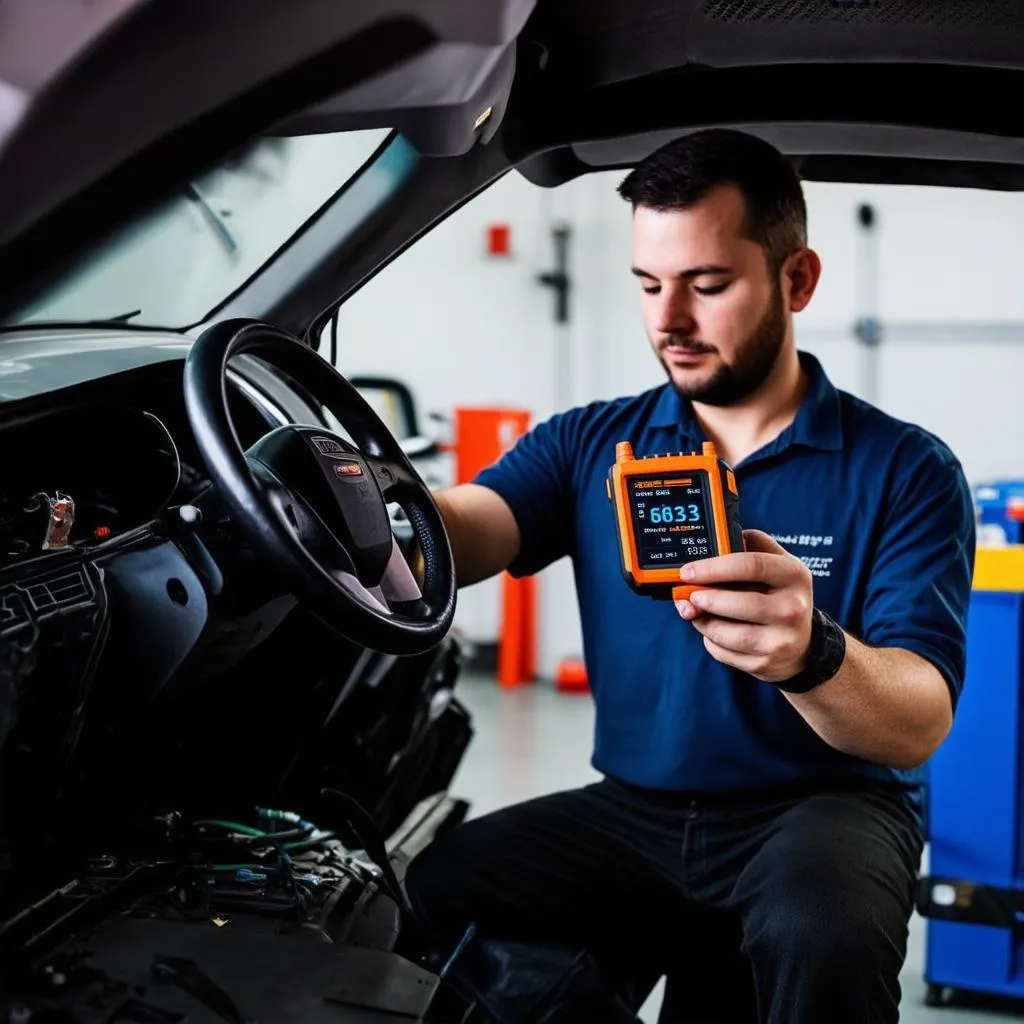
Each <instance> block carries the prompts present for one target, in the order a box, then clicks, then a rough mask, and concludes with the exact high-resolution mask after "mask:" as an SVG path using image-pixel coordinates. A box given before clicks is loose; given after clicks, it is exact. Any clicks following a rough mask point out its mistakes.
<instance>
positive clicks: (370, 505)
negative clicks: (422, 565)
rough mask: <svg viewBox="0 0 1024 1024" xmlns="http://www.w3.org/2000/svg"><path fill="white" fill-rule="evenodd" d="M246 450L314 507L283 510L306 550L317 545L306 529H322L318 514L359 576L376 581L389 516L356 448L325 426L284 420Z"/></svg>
mask: <svg viewBox="0 0 1024 1024" xmlns="http://www.w3.org/2000/svg"><path fill="white" fill-rule="evenodd" d="M246 454H247V456H248V457H249V459H251V460H254V461H256V462H258V463H261V464H262V465H263V466H264V467H265V468H266V469H268V470H270V472H271V474H272V476H273V477H274V478H276V479H277V480H278V481H280V483H281V485H282V486H283V487H284V488H285V489H286V490H287V491H288V492H289V493H290V494H291V495H292V496H294V497H296V498H297V499H298V500H300V501H301V502H302V503H304V504H305V505H306V506H307V508H308V509H309V510H310V511H312V512H314V513H316V515H315V517H310V516H308V515H298V516H292V515H288V516H287V518H288V519H289V521H290V523H291V526H292V528H293V529H295V530H297V532H298V534H299V537H300V539H301V540H302V541H303V543H304V544H305V545H306V547H307V548H308V549H309V550H311V551H318V550H322V548H323V544H322V540H323V538H322V537H314V536H311V535H310V534H311V533H316V532H320V533H322V528H321V529H320V530H319V531H318V529H317V527H318V525H319V524H317V522H316V520H317V519H319V520H320V521H321V522H322V524H323V526H326V527H327V529H328V530H329V531H330V532H331V533H332V534H333V535H334V539H335V540H336V541H337V542H338V543H340V545H341V547H342V548H343V549H344V551H345V554H346V555H347V556H348V561H350V562H351V564H352V568H353V569H354V571H355V575H356V577H357V578H358V579H359V582H360V583H362V584H363V586H365V587H375V586H378V585H379V584H380V582H381V580H382V579H383V578H384V573H385V572H386V570H387V567H388V562H389V561H390V559H391V554H392V547H393V543H394V539H393V536H392V533H391V520H390V517H389V516H388V510H387V504H386V503H385V501H384V495H383V494H382V493H381V490H380V487H379V485H378V483H377V479H376V476H375V474H374V472H373V468H372V466H371V465H370V463H369V461H368V460H367V459H366V458H365V457H364V456H363V455H362V454H361V453H360V452H359V450H358V449H357V448H355V447H354V446H353V445H352V444H350V443H349V442H348V441H346V440H344V439H343V438H341V437H338V436H337V435H335V434H331V433H329V432H327V431H324V430H319V429H316V428H312V427H304V426H291V425H289V426H285V427H279V428H277V429H276V430H273V431H271V433H269V434H267V435H266V436H265V437H263V438H262V439H261V440H260V441H258V442H257V443H256V444H255V445H253V447H252V448H250V449H249V451H248V452H247V453H246ZM261 475H262V474H261Z"/></svg>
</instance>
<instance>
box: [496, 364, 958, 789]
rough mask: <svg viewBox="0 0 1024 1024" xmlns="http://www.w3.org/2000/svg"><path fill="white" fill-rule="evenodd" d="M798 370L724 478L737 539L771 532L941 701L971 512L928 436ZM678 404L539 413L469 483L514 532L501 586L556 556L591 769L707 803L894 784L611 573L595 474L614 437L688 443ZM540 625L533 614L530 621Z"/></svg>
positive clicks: (605, 511)
mask: <svg viewBox="0 0 1024 1024" xmlns="http://www.w3.org/2000/svg"><path fill="white" fill-rule="evenodd" d="M800 360H801V363H802V365H803V367H804V368H805V370H806V372H807V373H808V375H809V378H810V386H809V388H808V391H807V394H806V396H805V399H804V401H803V403H802V405H801V408H800V410H799V411H798V414H797V416H796V418H795V419H794V421H793V423H792V424H791V425H790V426H789V427H788V428H787V429H786V430H784V431H783V432H782V433H781V434H780V435H779V436H778V437H777V438H776V439H775V440H774V441H772V442H771V443H769V444H767V445H766V446H765V447H764V448H762V449H761V450H759V451H757V452H755V453H754V454H752V455H750V456H749V457H748V458H746V459H744V460H743V461H742V462H741V463H740V464H739V465H738V466H736V467H734V468H735V472H736V478H737V482H738V485H739V493H740V521H741V522H742V524H743V526H744V527H745V528H756V529H760V530H763V531H765V532H766V533H769V534H771V535H772V536H774V537H775V538H776V540H777V541H778V542H779V543H780V544H781V545H782V546H783V547H785V548H786V549H787V550H789V551H790V552H792V553H793V554H795V555H797V556H798V557H799V558H801V559H802V560H803V561H804V563H805V564H806V565H807V566H808V567H809V568H810V571H811V572H812V574H813V577H814V600H815V603H816V604H817V605H818V606H819V607H820V608H822V609H824V610H825V611H826V612H828V613H829V614H830V615H832V616H833V618H835V619H836V620H837V621H838V622H839V623H840V624H841V625H842V626H843V628H844V629H846V630H847V631H848V632H849V633H851V634H853V635H854V636H857V637H859V638H860V639H862V640H864V641H865V642H866V643H868V644H871V645H873V646H878V647H888V646H893V647H901V648H905V649H907V650H911V651H915V652H916V653H918V654H920V655H922V656H923V657H925V658H927V659H928V660H929V661H930V662H931V663H932V664H934V665H935V666H936V667H937V668H938V670H939V671H940V672H941V673H942V675H943V676H944V677H945V679H946V681H947V683H948V685H949V689H950V692H951V694H952V697H953V700H954V704H955V701H956V698H957V696H958V694H959V692H960V688H961V686H962V683H963V678H964V663H965V646H966V637H965V624H966V614H967V605H968V599H969V595H970V587H971V578H972V573H973V564H974V539H975V518H974V508H973V502H972V497H971V493H970V489H969V487H968V485H967V482H966V480H965V478H964V474H963V471H962V469H961V467H960V464H959V463H958V461H957V460H956V458H955V457H954V456H953V454H952V453H951V452H950V450H949V449H948V448H947V447H946V446H945V445H944V444H943V443H942V442H941V441H940V440H939V439H937V438H936V437H934V436H933V435H931V434H929V433H927V432H926V431H925V430H923V429H921V428H920V427H917V426H913V425H910V424H907V423H904V422H901V421H899V420H896V419H894V418H893V417H891V416H889V415H886V414H885V413H883V412H881V411H880V410H878V409H876V408H874V407H873V406H870V405H868V404H866V403H864V402H863V401H861V400H859V399H858V398H856V397H854V396H852V395H850V394H847V393H845V392H842V391H839V390H837V389H836V388H835V387H834V386H833V385H832V383H831V382H830V381H829V379H828V377H827V376H826V374H825V372H824V370H823V369H822V367H821V365H820V363H819V362H818V361H817V360H816V359H815V358H814V357H812V356H810V355H808V354H806V353H801V354H800ZM704 440H706V437H705V436H704V434H703V432H702V430H701V428H700V426H699V424H698V422H697V420H696V418H695V417H694V415H693V411H692V408H691V406H690V404H689V402H687V401H686V400H684V399H682V398H680V396H679V395H678V393H677V392H676V391H675V390H674V389H672V388H671V387H670V386H669V385H668V384H665V385H664V386H661V387H658V388H654V389H652V390H650V391H647V392H645V393H643V394H641V395H638V396H635V397H629V398H621V399H618V400H615V401H608V402H604V401H602V402H595V403H593V404H590V405H587V406H584V407H581V408H576V409H572V410H570V411H568V412H565V413H562V414H559V415H556V416H554V417H553V418H552V419H550V420H548V421H546V422H544V423H541V424H539V425H538V426H536V427H535V428H534V429H533V430H532V431H531V432H530V433H528V434H527V435H525V436H524V437H522V438H521V439H520V440H519V441H518V442H517V443H516V444H515V446H514V447H513V448H512V449H510V450H509V451H508V452H507V453H506V454H505V455H504V456H503V457H502V458H501V459H500V460H499V461H498V463H497V464H496V465H494V466H492V467H489V468H488V469H486V470H484V471H483V472H482V473H481V474H480V475H479V476H478V477H477V481H476V482H477V483H479V484H482V485H484V486H486V487H489V488H491V489H493V490H494V491H496V492H497V493H498V494H500V495H501V496H502V497H503V498H504V499H505V501H506V502H507V503H508V505H509V506H510V507H511V509H512V511H513V513H514V515H515V517H516V520H517V522H518V524H519V528H520V530H521V533H522V547H521V550H520V553H519V555H518V557H517V559H516V561H515V562H514V564H513V565H512V566H511V567H510V572H511V573H512V574H513V575H526V574H530V573H535V572H538V571H539V570H541V569H543V568H544V567H545V566H547V565H549V564H550V563H552V562H554V561H556V560H557V559H560V558H562V557H563V556H569V557H570V558H571V559H572V562H573V566H574V571H575V578H576V587H577V592H578V598H579V606H580V613H581V619H582V628H583V644H584V650H583V654H584V657H585V660H586V665H587V672H588V677H589V680H590V685H591V690H592V693H593V697H594V701H595V704H596V730H595V746H594V753H593V762H592V763H593V765H594V767H595V768H596V769H597V770H598V771H599V772H602V773H605V774H608V775H611V776H613V777H616V778H618V779H621V780H623V781H625V782H627V783H631V784H633V785H636V786H641V787H646V788H653V789H659V790H677V791H678V790H683V791H719V790H737V789H738V790H750V789H760V788H763V787H776V786H782V787H786V786H787V785H788V784H791V783H792V784H797V785H799V784H801V783H803V782H806V781H810V782H826V781H829V780H833V779H838V780H844V779H850V777H861V778H870V779H877V780H886V781H892V782H897V783H905V784H907V785H908V786H909V787H910V790H911V792H913V790H914V789H915V788H916V786H917V785H918V784H919V783H920V781H921V771H920V769H918V770H915V771H912V772H901V771H896V770H893V769H889V768H885V767H881V766H879V765H874V764H869V763H867V762H865V761H863V760H861V759H859V758H855V757H851V756H849V755H847V754H843V753H840V752H839V751H837V750H835V749H834V748H832V747H830V746H828V745H827V744H826V743H825V742H824V741H823V740H821V739H820V738H819V737H818V736H817V735H816V734H815V733H814V732H813V730H812V729H811V728H810V726H808V725H807V724H806V723H805V722H804V720H803V719H802V718H801V717H800V715H799V714H798V713H797V712H796V711H795V710H794V709H793V707H792V706H791V705H790V703H789V702H788V701H787V700H786V698H785V696H784V695H783V694H782V693H781V692H779V691H778V690H777V689H776V688H774V687H772V686H771V685H769V684H766V683H763V682H760V681H758V680H756V679H754V678H753V677H752V676H750V675H747V674H746V673H743V672H739V671H737V670H735V669H731V668H729V667H726V666H724V665H722V664H720V663H719V662H717V661H715V660H714V659H713V658H712V657H711V656H710V655H709V654H708V653H707V651H706V650H705V649H704V645H703V640H702V637H701V635H700V634H699V633H698V632H697V631H696V630H695V629H694V628H693V627H692V626H691V625H690V624H689V623H688V622H686V621H684V620H682V619H681V618H680V617H679V615H678V613H677V611H676V609H675V607H674V605H673V604H672V602H670V601H654V600H652V599H650V598H646V597H640V596H638V595H636V594H634V593H633V592H632V591H631V590H630V589H629V587H628V585H627V584H626V582H625V581H624V580H623V578H622V573H621V570H620V567H619V556H618V552H617V548H616V537H615V532H614V531H615V527H614V521H613V518H612V514H611V511H610V508H609V503H608V498H607V492H606V490H605V480H606V478H607V474H608V470H609V467H610V466H611V465H612V464H613V462H614V460H615V445H616V443H617V442H619V441H629V442H631V443H632V445H633V450H634V452H635V453H636V454H637V456H638V457H640V456H642V455H646V454H653V453H656V452H663V451H680V450H684V451H688V450H695V451H699V450H700V447H701V444H702V443H703V441H704ZM542 613H543V609H542Z"/></svg>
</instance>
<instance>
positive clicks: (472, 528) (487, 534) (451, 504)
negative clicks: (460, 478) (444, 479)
mask: <svg viewBox="0 0 1024 1024" xmlns="http://www.w3.org/2000/svg"><path fill="white" fill-rule="evenodd" d="M434 501H435V502H437V507H438V508H439V509H440V510H441V516H442V517H443V519H444V525H445V529H446V530H447V531H448V540H449V543H450V544H451V547H452V555H453V556H454V558H455V578H456V580H457V582H458V585H459V586H460V587H467V586H469V585H470V584H472V583H479V582H480V581H481V580H485V579H489V578H490V577H491V576H497V575H498V573H500V572H503V571H504V570H505V569H507V568H508V567H509V565H511V563H512V561H513V559H514V558H515V557H516V555H517V554H519V545H520V536H519V526H518V524H517V523H516V519H515V516H514V515H513V514H512V510H511V509H510V508H509V507H508V505H507V504H506V503H505V500H504V499H503V498H501V497H499V496H498V494H496V493H495V492H494V491H492V490H491V489H490V488H488V487H482V486H480V485H479V484H460V485H459V486H457V487H452V488H449V489H448V490H444V491H439V492H437V493H435V494H434Z"/></svg>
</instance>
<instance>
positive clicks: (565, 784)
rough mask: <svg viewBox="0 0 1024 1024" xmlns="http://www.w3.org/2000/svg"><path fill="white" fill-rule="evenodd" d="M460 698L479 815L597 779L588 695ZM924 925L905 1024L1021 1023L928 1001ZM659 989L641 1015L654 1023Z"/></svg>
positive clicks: (1014, 1017)
mask: <svg viewBox="0 0 1024 1024" xmlns="http://www.w3.org/2000/svg"><path fill="white" fill-rule="evenodd" d="M459 694H460V697H461V699H462V700H463V702H464V703H465V704H466V705H467V707H468V708H469V710H470V712H471V713H472V715H473V718H474V723H475V728H476V736H475V738H474V741H473V743H472V745H471V747H470V750H469V754H468V756H467V758H466V760H465V762H464V763H463V765H462V767H461V768H460V770H459V775H458V777H457V778H456V780H455V784H454V790H455V792H456V793H457V795H459V796H462V797H465V798H466V799H468V800H470V801H471V802H472V810H471V812H470V813H471V814H472V815H474V816H476V815H479V814H483V813H486V812H487V811H490V810H495V809H497V808H499V807H503V806H506V805H507V804H511V803H515V802H517V801H519V800H525V799H527V798H529V797H532V796H537V795H539V794H542V793H549V792H553V791H555V790H559V789H567V788H570V787H572V786H578V785H582V784H584V783H587V782H590V781H592V780H593V779H595V778H597V775H596V773H595V772H594V771H593V769H592V768H591V767H590V765H589V758H590V749H591V730H592V728H593V711H592V706H591V702H590V699H589V697H586V696H575V695H567V694H561V693H558V692H557V691H555V690H554V689H553V688H552V687H550V686H548V685H545V684H537V685H533V686H523V687H518V688H515V689H511V690H502V689H501V688H500V687H498V685H497V684H496V683H495V682H494V680H493V679H487V678H483V677H479V676H468V677H466V678H465V679H464V680H463V681H462V682H461V683H460V689H459ZM923 965H924V927H923V922H922V921H921V920H920V919H919V918H916V917H915V919H914V921H913V922H912V925H911V938H910V949H909V953H908V956H907V963H906V966H905V968H904V971H903V993H904V995H903V1007H902V1014H901V1019H902V1021H904V1022H906V1024H931V1022H934V1024H940V1022H942V1024H966V1022H968V1021H970V1022H974V1024H999V1022H1000V1021H1018V1022H1019V1021H1021V1020H1024V1008H1021V1009H1017V1008H1016V1007H1014V1008H1007V1007H1006V1006H1005V1005H1004V1006H998V1007H995V1008H993V1007H990V1006H986V1007H984V1008H982V1007H979V1008H977V1009H973V1008H972V1009H966V1008H964V1009H961V1008H960V1007H959V1006H957V1007H952V1006H950V1007H943V1008H941V1009H934V1008H929V1007H926V1006H925V1005H924V1003H923V998H924V991H925V984H924V981H923ZM659 1000H660V991H659V990H656V991H655V992H654V993H653V994H652V996H651V998H650V1000H648V1003H647V1005H646V1006H645V1007H644V1010H643V1014H642V1015H643V1019H644V1020H645V1021H647V1022H652V1024H653V1022H655V1021H657V1017H658V1005H659Z"/></svg>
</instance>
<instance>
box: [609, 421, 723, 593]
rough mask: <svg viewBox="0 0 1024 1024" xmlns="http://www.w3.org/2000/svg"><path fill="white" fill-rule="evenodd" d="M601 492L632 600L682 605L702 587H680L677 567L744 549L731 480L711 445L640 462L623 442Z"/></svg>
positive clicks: (650, 457)
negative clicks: (613, 524)
mask: <svg viewBox="0 0 1024 1024" xmlns="http://www.w3.org/2000/svg"><path fill="white" fill-rule="evenodd" d="M607 491H608V498H609V500H610V501H611V503H612V507H613V509H614V511H615V521H616V525H617V530H616V532H617V534H618V543H619V555H620V562H621V565H622V574H623V576H624V577H625V579H626V582H627V583H628V584H629V586H630V587H631V588H632V589H633V590H634V591H635V592H636V593H638V594H643V595H645V596H647V597H653V598H661V599H668V598H671V599H673V600H676V601H678V600H685V599H687V598H689V596H690V595H691V594H692V593H693V592H694V591H695V590H700V589H702V588H701V587H699V586H693V585H688V584H684V583H682V582H681V580H680V577H679V570H680V568H681V567H682V566H683V565H685V564H686V563H687V562H695V561H697V560H698V559H701V558H714V557H715V556H717V555H727V554H730V553H731V552H734V551H742V550H743V530H742V527H741V526H740V519H739V503H740V500H739V491H738V489H737V487H736V476H735V474H734V473H733V471H732V468H731V467H730V466H729V464H728V463H727V462H726V461H725V460H724V459H721V458H719V456H718V453H717V452H716V451H715V446H714V444H713V443H712V442H710V441H705V442H704V446H703V451H702V452H699V453H698V452H689V453H687V452H675V453H671V454H662V455H647V456H644V457H643V458H639V459H638V458H636V457H634V455H633V446H632V445H631V444H630V443H629V442H628V441H622V442H620V443H619V444H617V445H616V446H615V465H614V466H612V468H611V470H610V471H609V473H608V480H607Z"/></svg>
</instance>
